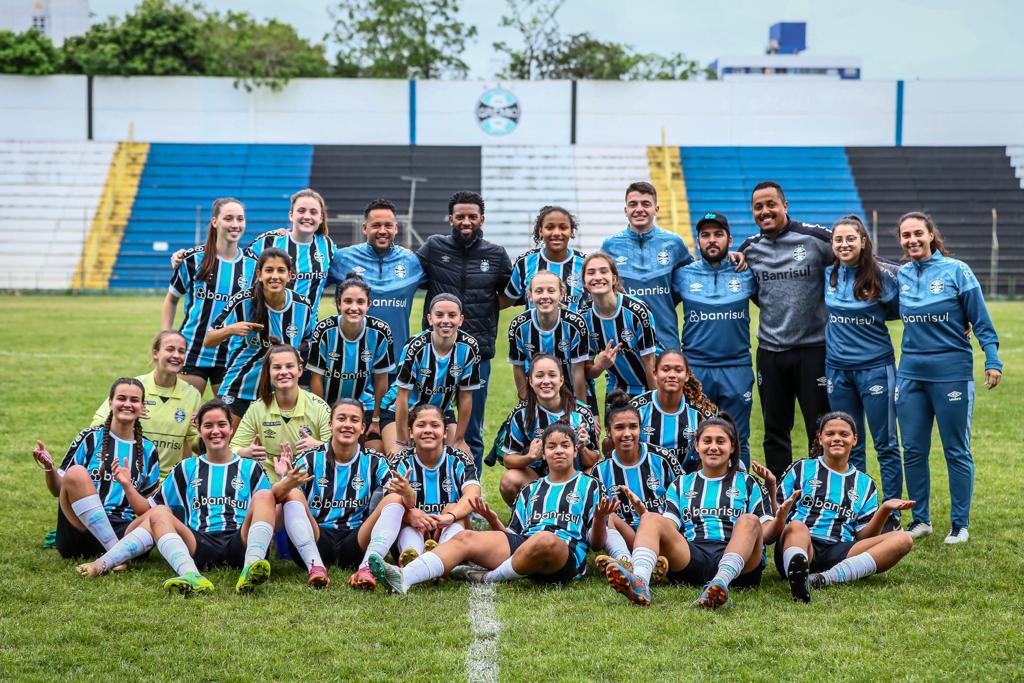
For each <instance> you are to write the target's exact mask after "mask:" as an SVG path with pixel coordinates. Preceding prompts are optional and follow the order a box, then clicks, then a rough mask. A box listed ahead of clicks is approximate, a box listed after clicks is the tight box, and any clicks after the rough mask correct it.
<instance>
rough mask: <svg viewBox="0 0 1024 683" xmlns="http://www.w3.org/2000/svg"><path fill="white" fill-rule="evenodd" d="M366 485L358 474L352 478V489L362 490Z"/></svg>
mask: <svg viewBox="0 0 1024 683" xmlns="http://www.w3.org/2000/svg"><path fill="white" fill-rule="evenodd" d="M365 483H366V481H365V480H364V479H363V478H362V477H360V476H359V475H358V474H357V475H356V476H354V477H352V488H354V489H361V488H363V484H365ZM413 488H416V487H415V486H414V487H413Z"/></svg>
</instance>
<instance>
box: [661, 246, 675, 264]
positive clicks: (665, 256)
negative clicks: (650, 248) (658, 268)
mask: <svg viewBox="0 0 1024 683" xmlns="http://www.w3.org/2000/svg"><path fill="white" fill-rule="evenodd" d="M671 261H672V257H671V256H669V254H668V252H667V251H665V250H664V249H662V250H661V251H659V252H658V263H660V264H661V265H663V266H667V265H668V264H669V263H670V262H671Z"/></svg>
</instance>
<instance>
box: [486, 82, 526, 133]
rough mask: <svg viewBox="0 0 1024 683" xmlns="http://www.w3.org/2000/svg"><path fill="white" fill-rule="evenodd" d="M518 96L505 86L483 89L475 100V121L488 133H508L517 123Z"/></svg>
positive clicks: (520, 111)
mask: <svg viewBox="0 0 1024 683" xmlns="http://www.w3.org/2000/svg"><path fill="white" fill-rule="evenodd" d="M521 116H522V110H521V108H520V105H519V98H517V97H516V96H515V94H513V93H512V92H510V91H508V90H506V89H505V88H490V89H488V90H485V91H484V92H483V93H482V94H481V95H480V99H478V100H477V102H476V121H477V124H478V125H479V126H480V129H481V130H483V132H485V133H487V134H488V135H508V134H509V133H511V132H512V131H514V130H515V129H516V126H517V125H519V118H520V117H521Z"/></svg>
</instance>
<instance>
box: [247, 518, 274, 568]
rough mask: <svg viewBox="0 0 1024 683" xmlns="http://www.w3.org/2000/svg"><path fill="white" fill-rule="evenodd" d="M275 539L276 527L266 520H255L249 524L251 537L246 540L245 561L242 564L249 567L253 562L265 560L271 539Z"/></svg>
mask: <svg viewBox="0 0 1024 683" xmlns="http://www.w3.org/2000/svg"><path fill="white" fill-rule="evenodd" d="M273 539H274V527H272V526H270V525H269V524H267V523H266V522H253V523H252V524H250V525H249V538H248V539H246V541H245V561H244V562H243V563H242V566H244V567H248V566H249V565H250V564H252V563H253V562H258V561H260V560H265V559H266V558H267V550H269V549H270V541H272V540H273Z"/></svg>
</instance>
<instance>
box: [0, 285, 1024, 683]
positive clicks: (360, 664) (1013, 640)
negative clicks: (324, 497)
mask: <svg viewBox="0 0 1024 683" xmlns="http://www.w3.org/2000/svg"><path fill="white" fill-rule="evenodd" d="M990 308H991V312H992V314H993V317H994V319H995V321H996V326H997V329H998V331H999V333H1000V337H1001V340H1002V351H1001V356H1002V359H1003V361H1004V363H1005V364H1006V368H1007V370H1008V373H1007V379H1006V380H1004V382H1003V384H1002V385H1001V386H1000V387H999V389H998V390H997V391H994V392H987V391H985V390H984V388H983V387H982V385H981V383H980V377H981V375H980V366H981V362H980V358H981V357H980V354H976V355H978V358H977V359H976V363H975V368H976V371H977V374H978V379H979V382H978V386H979V387H982V388H981V389H980V390H979V392H978V397H977V401H976V406H975V415H974V454H975V461H976V463H977V480H976V485H975V504H974V514H973V518H972V524H971V541H970V542H969V543H968V544H967V545H966V546H962V547H955V548H947V547H945V546H944V545H943V544H942V539H943V536H944V535H945V532H946V531H948V512H949V494H948V490H947V489H946V474H945V466H944V462H943V459H942V455H941V450H939V448H938V436H937V434H936V436H935V446H934V447H933V454H932V477H933V515H934V520H933V521H934V522H935V527H936V533H935V534H934V535H933V536H931V537H929V538H927V539H924V540H922V541H921V542H919V543H918V544H917V546H916V547H915V549H914V551H913V552H912V553H911V554H910V555H909V556H908V557H907V558H906V560H905V561H904V562H903V563H902V564H900V565H899V566H897V567H896V568H895V569H894V570H892V571H891V572H889V573H887V574H883V575H879V576H874V577H871V578H870V579H868V580H866V581H862V582H859V583H858V584H856V585H853V586H844V587H839V588H835V589H830V590H827V591H821V592H818V593H815V598H814V602H813V604H811V605H799V604H794V603H793V602H791V601H790V599H789V593H788V588H787V586H786V584H784V583H783V582H782V581H781V580H780V579H779V578H778V577H777V575H776V574H775V572H774V570H773V569H772V567H769V568H768V571H766V572H765V580H764V583H763V585H762V587H761V588H760V589H759V590H756V591H748V592H739V593H737V594H736V596H735V609H733V610H731V611H723V612H718V613H715V614H704V613H696V612H691V611H688V610H687V609H686V606H687V605H688V604H689V602H690V601H691V600H693V599H694V598H695V597H696V591H694V590H693V589H688V588H660V589H657V590H656V591H655V604H654V606H653V607H652V608H650V609H646V610H641V609H636V608H632V607H630V606H628V604H627V603H626V602H625V600H624V599H623V598H622V597H621V596H619V595H618V594H616V593H614V592H612V591H611V590H610V589H609V588H608V587H607V585H606V584H605V582H604V580H603V579H598V578H594V577H588V578H586V579H585V580H583V581H582V582H580V583H579V584H578V585H574V586H571V587H569V588H565V589H542V588H538V587H536V586H534V585H532V584H531V583H530V582H528V581H524V582H519V583H517V584H508V585H501V586H499V587H497V589H496V591H495V592H494V593H493V598H492V600H493V602H491V603H487V604H486V605H484V607H483V608H481V605H480V604H477V603H473V604H471V602H472V601H478V600H480V599H481V598H480V597H479V596H480V595H482V594H481V593H480V591H477V590H474V591H472V592H471V591H470V590H469V589H468V588H467V587H466V586H464V585H461V584H457V583H442V584H439V585H437V586H423V587H421V588H420V589H419V590H416V591H414V592H413V593H411V594H410V595H408V596H406V597H398V596H393V595H387V594H385V593H384V592H383V591H378V592H376V593H374V594H364V593H354V592H352V591H351V590H349V589H348V587H347V586H346V585H345V580H346V578H347V573H344V572H342V571H339V570H335V571H334V572H333V574H332V575H333V579H334V585H333V586H332V588H331V590H329V591H327V592H317V593H314V592H312V591H309V590H307V589H306V588H305V587H304V578H305V577H304V574H303V573H301V572H299V570H298V569H297V568H296V567H295V566H294V565H292V564H291V563H290V562H282V561H274V563H273V565H274V576H273V578H272V580H271V582H270V583H269V584H267V585H266V586H264V587H263V588H262V589H261V590H260V591H259V592H258V593H257V594H256V595H255V596H251V597H247V598H242V597H239V596H237V595H235V594H234V593H233V591H232V590H230V589H231V587H232V586H233V585H234V579H235V575H236V574H235V572H234V571H233V570H218V571H213V572H211V573H210V574H208V576H209V577H210V578H211V579H212V580H213V582H214V583H215V584H216V585H217V587H218V590H217V591H216V592H215V593H214V594H213V595H212V596H209V597H204V598H202V599H189V600H185V599H182V598H180V597H177V596H167V595H165V594H164V593H163V592H162V591H161V590H160V583H161V582H162V580H163V579H164V578H166V577H168V576H169V575H170V570H169V568H168V567H167V565H166V564H165V563H164V562H163V560H162V559H161V558H160V557H159V555H157V554H156V553H155V552H154V553H153V554H152V556H151V557H150V558H149V559H148V560H146V561H143V562H140V563H137V564H136V565H135V566H133V568H132V569H131V570H130V571H129V572H127V573H126V574H121V575H116V576H109V577H105V578H103V579H101V580H97V581H95V582H87V581H85V580H83V579H80V578H78V577H77V575H75V574H74V572H73V566H74V565H73V563H72V562H70V561H65V560H62V559H61V558H60V557H59V556H58V555H57V553H56V551H52V550H45V551H44V550H42V549H41V541H42V539H43V536H44V534H45V533H46V532H47V531H48V530H49V529H51V528H53V527H54V523H55V513H56V502H55V500H54V499H53V498H52V497H50V495H49V493H48V492H47V491H46V488H45V485H44V483H43V477H42V474H41V472H40V470H38V469H37V468H36V467H35V466H34V465H33V463H32V458H31V455H30V453H31V449H32V447H33V445H34V443H35V439H36V438H37V437H40V438H43V439H44V440H45V441H46V442H47V444H48V446H49V447H50V450H51V452H53V453H54V455H55V456H56V457H60V456H61V455H63V451H64V449H65V448H66V446H67V444H68V442H69V441H70V440H71V438H72V437H73V436H74V435H75V434H76V433H77V432H78V430H80V429H81V428H83V427H84V426H86V425H87V424H88V423H89V420H90V418H91V416H92V413H93V410H94V409H95V407H96V405H97V403H98V402H99V401H100V400H101V399H102V398H103V397H104V396H105V392H106V391H107V389H108V388H109V385H110V382H111V381H112V379H113V378H115V377H118V376H122V375H134V374H140V373H142V372H143V371H145V370H146V367H147V365H146V362H147V354H146V352H145V351H146V349H147V346H148V343H149V340H150V338H151V337H152V335H153V333H154V332H155V330H156V326H157V325H158V324H159V319H160V304H159V299H157V298H154V297H114V296H111V297H77V296H76V297H71V296H5V297H4V298H3V299H2V301H0V320H2V321H3V323H2V326H0V377H3V379H4V386H5V388H6V390H7V391H8V394H9V397H8V399H7V400H5V401H3V402H2V403H0V425H2V432H0V458H2V466H0V487H2V490H3V491H4V492H6V495H4V497H3V501H2V502H0V510H2V512H3V514H2V517H0V520H2V523H0V529H2V534H3V536H2V538H3V556H2V557H3V559H2V560H0V679H2V680H15V679H19V680H21V679H24V680H33V679H34V680H42V679H57V678H65V677H71V678H74V679H79V680H86V679H96V678H99V677H101V676H102V677H103V678H107V679H122V680H150V679H161V680H168V679H170V680H243V679H245V680H254V679H261V680H270V679H297V678H304V679H310V678H319V679H338V678H359V679H374V680H376V679H391V680H409V681H414V680H415V681H419V680H454V679H463V678H466V677H467V653H473V654H470V655H469V657H470V659H474V658H475V661H476V662H477V663H479V660H480V659H481V656H482V657H483V658H484V659H485V660H486V659H488V658H489V657H490V655H489V654H488V653H489V652H490V650H489V648H493V649H494V656H493V660H494V662H495V663H496V665H497V667H496V670H497V674H498V676H499V677H500V678H501V679H504V680H579V679H587V680H609V681H618V680H679V679H702V678H708V677H711V676H715V677H718V678H722V679H726V680H748V679H756V680H776V681H777V680H784V679H799V680H813V679H819V678H825V677H828V678H836V679H847V680H849V679H853V680H876V679H923V680H933V679H961V680H984V679H988V680H1010V679H1021V678H1022V677H1024V665H1022V663H1021V659H1020V650H1021V645H1022V643H1024V637H1022V635H1021V623H1022V622H1021V616H1022V614H1024V592H1022V590H1021V587H1020V576H1021V560H1020V552H1019V549H1018V548H1017V547H1016V545H1015V543H1016V541H1017V539H1019V537H1020V532H1021V522H1022V512H1021V509H1020V506H1019V503H1020V498H1019V496H1017V495H1016V487H1017V486H1019V482H1018V483H1015V482H1017V479H1018V477H1019V476H1020V473H1019V472H1018V471H1017V467H1019V466H1020V465H1021V456H1020V452H1019V451H1018V448H1019V447H1020V443H1021V436H1022V429H1021V415H1022V414H1024V398H1022V395H1021V392H1020V391H1019V390H1018V389H1017V388H1016V386H1015V380H1014V375H1015V372H1016V369H1017V368H1019V367H1021V366H1022V364H1024V354H1022V348H1021V343H1020V340H1021V337H1022V335H1024V304H1021V303H1002V302H1000V303H993V304H992V305H991V307H990ZM510 317H511V314H510V313H509V312H507V311H506V313H505V315H504V316H503V323H504V326H505V328H507V324H508V319H509V318H510ZM898 334H899V329H898V327H897V328H894V335H896V336H898ZM503 346H504V345H503V344H500V345H499V349H498V358H499V359H503V358H504V353H505V350H504V348H503ZM491 381H492V388H491V392H490V399H489V408H488V415H487V428H488V429H487V435H486V436H487V439H488V442H489V440H490V439H491V438H493V432H494V430H495V429H496V427H497V426H498V423H499V422H500V419H501V418H502V417H503V416H504V413H505V412H506V411H507V410H508V409H509V407H510V406H511V405H512V403H513V400H512V397H513V393H514V387H513V383H512V380H511V369H510V367H509V366H508V364H507V363H505V362H503V361H501V360H499V361H498V362H496V363H495V364H494V367H493V371H492V380H491ZM755 396H756V394H755ZM754 415H755V419H754V424H753V425H752V431H753V435H752V440H751V445H752V450H753V452H754V453H755V457H757V454H758V453H759V452H760V440H761V432H762V429H761V424H760V413H759V409H757V408H755V409H754ZM795 436H796V435H795ZM801 440H802V437H799V438H795V439H794V442H795V443H801ZM869 460H870V458H869ZM871 466H872V474H873V475H877V466H876V464H875V463H874V462H872V463H871ZM499 476H500V472H499V471H498V470H496V469H488V470H487V471H486V472H485V476H484V481H485V489H486V491H487V493H488V494H489V498H490V499H491V501H492V503H493V502H494V501H496V500H497V501H498V504H500V499H499V498H498V497H497V482H498V478H499ZM471 596H473V597H472V598H471ZM484 599H486V596H485V598H484ZM491 606H493V612H494V616H495V617H496V621H497V625H495V624H494V623H488V624H486V625H485V626H486V627H481V625H480V624H479V623H478V624H477V625H476V632H477V635H476V637H474V624H473V623H471V620H470V612H471V609H473V610H475V611H474V613H482V614H484V616H486V614H487V610H488V609H490V607H491ZM481 609H483V612H481ZM481 653H482V654H481ZM494 673H495V671H494V669H484V670H483V671H479V670H477V671H476V673H475V674H474V675H483V676H484V677H486V676H488V675H493V674H494Z"/></svg>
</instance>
